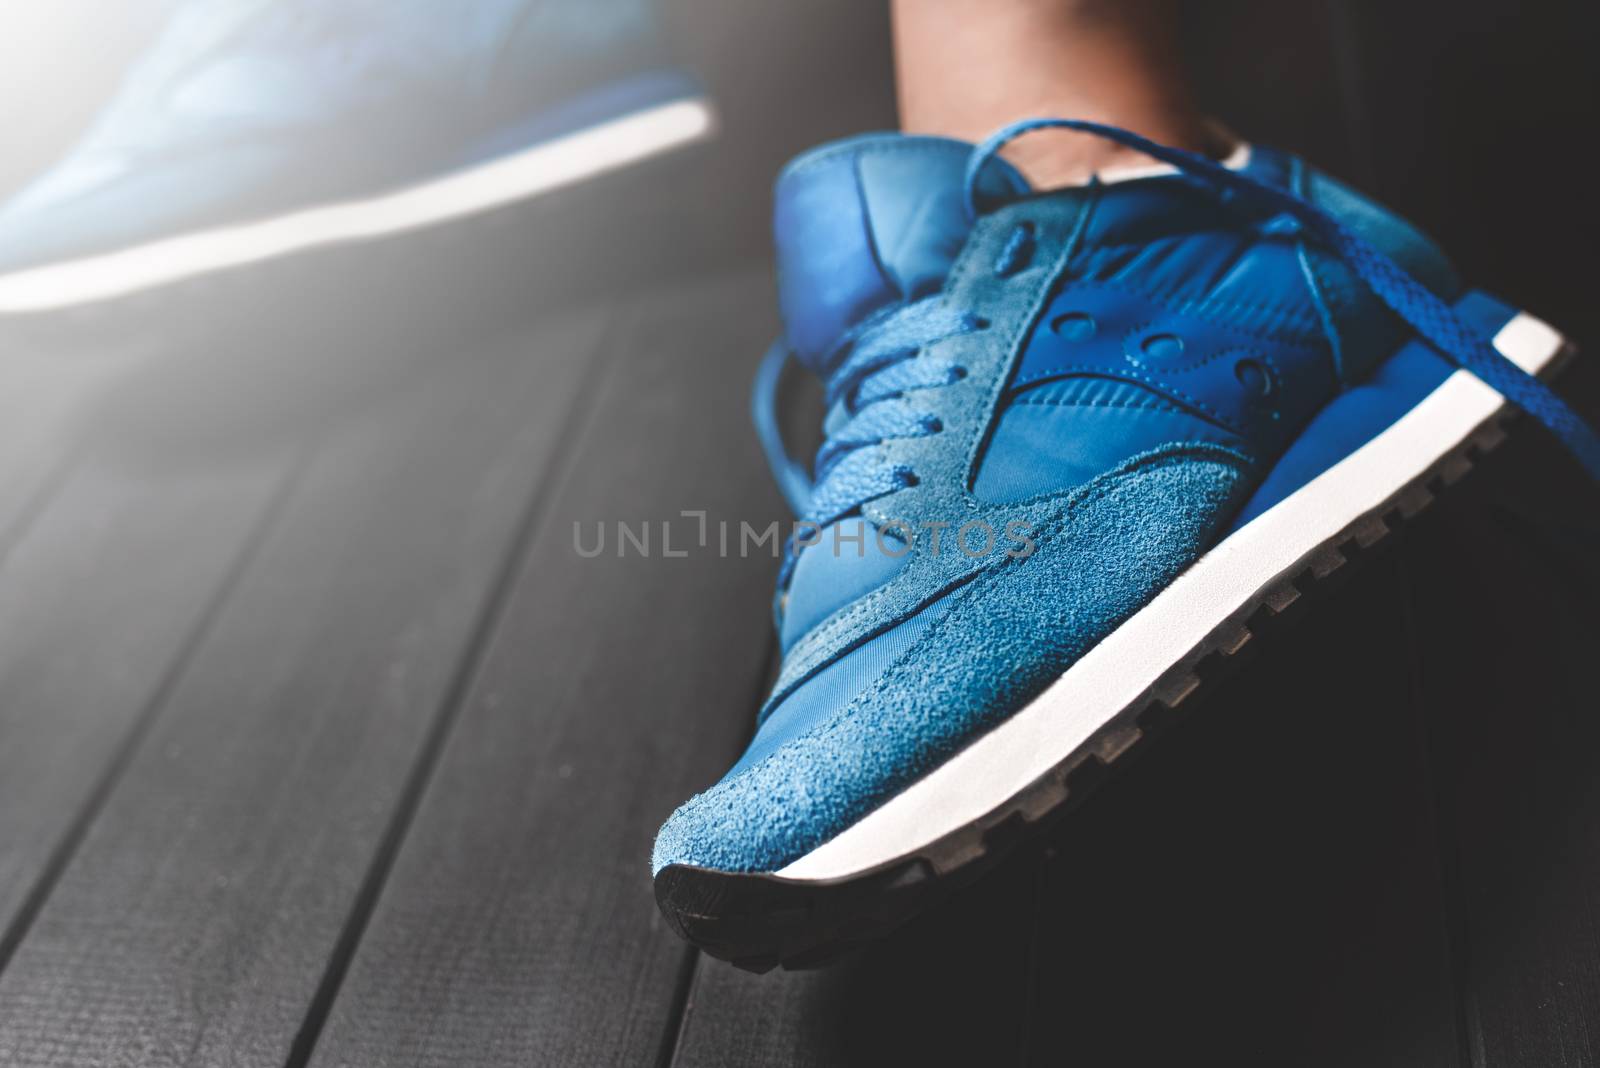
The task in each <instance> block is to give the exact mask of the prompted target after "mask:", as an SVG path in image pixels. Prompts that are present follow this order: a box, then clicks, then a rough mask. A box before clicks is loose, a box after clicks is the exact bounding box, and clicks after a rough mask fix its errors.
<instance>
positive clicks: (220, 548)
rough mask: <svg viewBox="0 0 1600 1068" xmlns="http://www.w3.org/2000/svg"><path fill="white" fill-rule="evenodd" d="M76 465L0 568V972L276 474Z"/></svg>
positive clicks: (203, 614)
mask: <svg viewBox="0 0 1600 1068" xmlns="http://www.w3.org/2000/svg"><path fill="white" fill-rule="evenodd" d="M288 466H289V465H288V464H287V462H286V457H285V456H284V455H283V454H282V453H278V454H268V455H264V456H261V457H259V458H257V459H255V460H253V461H250V460H246V461H228V462H224V463H221V464H217V463H211V462H201V463H199V464H192V465H188V466H182V467H178V468H175V469H174V468H167V467H163V468H162V469H160V470H154V469H151V468H149V467H147V466H144V465H129V464H126V463H120V462H116V461H113V460H109V459H107V458H104V457H100V458H96V459H94V460H91V461H87V462H85V463H84V464H83V465H81V466H80V467H78V468H77V469H76V470H75V472H74V475H73V477H72V478H71V480H70V481H69V482H68V483H67V484H66V485H65V486H64V487H63V489H62V491H61V492H60V494H59V495H57V496H56V498H55V499H54V500H53V502H52V503H51V505H50V506H49V507H48V508H47V509H45V511H44V513H43V514H42V515H41V516H39V517H38V518H37V519H36V520H35V521H34V522H32V523H31V524H30V525H29V527H28V530H27V532H26V534H25V536H24V537H22V538H21V539H20V540H19V542H18V543H17V544H16V545H15V546H14V547H13V548H12V551H11V552H10V553H9V554H8V555H7V557H6V558H5V562H4V565H3V567H0V932H4V934H3V935H0V967H3V966H4V962H5V958H6V957H7V956H8V955H9V951H10V949H11V948H12V947H13V946H14V945H15V942H16V941H17V939H18V938H19V937H20V935H21V933H22V929H23V927H24V926H25V924H26V923H27V920H28V915H27V913H28V912H29V910H30V909H31V908H32V907H33V906H34V905H35V904H36V902H35V901H34V900H33V899H35V898H38V897H39V896H40V895H42V894H43V893H45V892H47V891H48V889H49V880H50V879H51V877H52V874H53V870H54V869H55V868H57V867H58V866H59V865H60V864H61V863H62V862H64V860H65V859H66V858H67V856H68V855H69V852H70V849H71V847H72V844H73V842H72V838H73V837H74V832H75V829H76V828H77V827H78V826H79V824H80V823H81V822H82V821H83V820H85V819H86V818H88V817H89V816H90V815H92V811H90V810H91V809H92V805H93V800H94V798H95V796H96V795H97V793H99V792H100V791H101V790H102V789H103V786H104V784H105V781H106V777H107V776H108V775H109V774H111V773H112V772H113V771H114V769H115V767H116V764H117V760H118V757H119V755H120V754H121V753H122V752H123V751H124V749H125V747H126V746H127V745H128V744H129V740H130V738H131V736H133V735H134V734H135V733H136V732H137V730H138V729H139V728H140V727H141V726H142V725H143V724H144V722H145V721H146V720H147V718H148V715H147V713H148V711H149V709H150V707H151V706H152V704H153V703H155V702H158V701H159V699H160V697H161V695H162V692H163V688H164V687H165V686H166V685H167V684H168V683H169V682H170V680H171V679H172V678H173V677H174V673H175V672H176V671H178V670H179V669H180V668H181V661H182V658H183V655H184V652H185V651H186V650H187V649H189V648H191V647H192V646H193V644H194V642H195V641H196V640H197V638H198V636H199V632H200V630H201V629H202V628H203V626H204V623H205V621H206V619H207V618H208V617H209V615H210V613H211V610H212V609H213V608H214V606H215V605H216V604H218V603H219V601H220V598H221V597H222V596H223V595H224V593H225V588H226V586H227V584H228V578H229V576H230V575H231V574H233V573H235V572H236V571H237V569H238V567H239V565H240V564H241V563H242V560H243V558H244V556H245V554H246V552H247V550H248V548H249V547H250V545H251V543H252V538H251V535H252V532H253V531H255V530H256V529H257V528H258V527H259V526H260V525H261V524H262V523H263V522H264V521H265V519H266V516H267V513H268V504H269V502H270V501H271V500H273V499H274V498H275V496H276V494H277V490H278V488H279V487H281V486H282V485H283V484H284V482H285V480H286V477H287V476H286V470H287V468H288Z"/></svg>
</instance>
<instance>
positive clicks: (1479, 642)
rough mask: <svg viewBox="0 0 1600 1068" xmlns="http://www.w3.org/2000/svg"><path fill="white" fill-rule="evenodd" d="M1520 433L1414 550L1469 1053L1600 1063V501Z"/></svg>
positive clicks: (1477, 1059) (1529, 1061)
mask: <svg viewBox="0 0 1600 1068" xmlns="http://www.w3.org/2000/svg"><path fill="white" fill-rule="evenodd" d="M1519 429H1520V430H1521V433H1520V434H1519V435H1517V437H1514V438H1513V440H1512V441H1511V442H1510V443H1509V444H1508V445H1507V446H1505V447H1504V448H1503V450H1502V453H1501V454H1500V455H1498V456H1496V457H1494V458H1493V461H1492V463H1491V464H1490V465H1489V468H1488V470H1486V471H1485V472H1483V475H1482V477H1481V478H1480V479H1479V481H1478V484H1475V485H1469V486H1468V487H1466V491H1465V494H1464V496H1463V497H1462V498H1461V499H1460V500H1458V501H1456V502H1454V503H1453V505H1452V506H1451V507H1450V508H1449V509H1448V512H1447V515H1446V516H1445V517H1443V518H1445V519H1446V520H1447V521H1445V522H1441V523H1440V524H1439V525H1438V528H1437V529H1436V530H1435V531H1434V532H1433V534H1434V536H1433V537H1431V538H1430V540H1429V542H1428V545H1427V547H1426V548H1427V551H1426V552H1425V553H1419V554H1418V557H1417V559H1416V561H1415V563H1414V565H1413V584H1414V592H1415V602H1416V603H1415V609H1414V613H1413V617H1414V632H1415V633H1414V635H1413V641H1414V642H1415V644H1416V645H1417V647H1418V648H1419V649H1420V650H1421V682H1422V689H1423V693H1424V695H1425V697H1426V700H1427V702H1428V705H1429V709H1428V711H1429V715H1430V728H1431V734H1432V737H1433V744H1434V751H1435V758H1434V763H1435V765H1436V767H1438V768H1439V769H1440V771H1439V777H1438V778H1439V782H1438V791H1439V798H1440V800H1439V804H1440V808H1441V811H1442V813H1443V817H1444V819H1443V822H1444V825H1445V830H1446V842H1447V847H1448V848H1449V849H1450V851H1451V853H1450V856H1451V860H1452V869H1451V875H1452V877H1453V878H1452V889H1453V896H1452V900H1451V902H1450V905H1451V908H1450V912H1449V919H1450V922H1451V926H1452V929H1453V930H1454V932H1455V940H1456V943H1457V947H1458V948H1457V960H1456V967H1457V973H1458V983H1459V986H1460V989H1461V995H1462V1002H1461V1026H1462V1032H1463V1036H1464V1041H1465V1043H1466V1045H1467V1050H1468V1052H1469V1053H1470V1057H1471V1063H1472V1064H1474V1065H1492V1066H1508V1068H1509V1066H1513V1065H1515V1066H1526V1068H1532V1066H1534V1065H1539V1066H1541V1068H1543V1066H1560V1068H1567V1066H1577V1065H1593V1064H1597V1063H1600V934H1597V929H1596V924H1595V917H1596V915H1600V719H1597V717H1596V716H1595V710H1596V709H1597V708H1600V702H1597V701H1596V699H1595V681H1594V667H1593V657H1594V650H1595V647H1596V643H1597V641H1600V609H1597V607H1596V606H1597V605H1600V567H1597V566H1596V565H1595V563H1594V561H1593V556H1592V550H1593V546H1594V540H1595V538H1596V537H1600V501H1597V495H1596V493H1595V490H1594V488H1593V487H1592V486H1589V485H1585V484H1584V482H1583V480H1582V478H1581V476H1579V475H1577V474H1576V473H1573V474H1572V477H1571V478H1570V479H1569V480H1568V481H1567V482H1565V483H1558V484H1557V485H1556V486H1555V487H1547V486H1544V485H1540V482H1541V481H1542V480H1541V479H1538V478H1537V477H1530V476H1529V472H1538V471H1540V470H1541V468H1545V469H1547V468H1548V467H1549V466H1550V465H1558V464H1562V463H1564V462H1565V457H1563V456H1562V455H1561V454H1560V452H1559V450H1558V449H1557V448H1556V447H1555V446H1554V445H1553V444H1551V443H1550V442H1548V441H1546V440H1543V439H1542V438H1540V437H1538V436H1536V435H1535V434H1534V432H1533V428H1532V427H1528V426H1523V427H1520V428H1519ZM1552 491H1553V492H1552ZM1585 511H1586V512H1587V514H1584V513H1585Z"/></svg>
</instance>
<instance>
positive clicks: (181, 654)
mask: <svg viewBox="0 0 1600 1068" xmlns="http://www.w3.org/2000/svg"><path fill="white" fill-rule="evenodd" d="M310 454H311V450H310V449H305V450H302V451H301V452H300V453H298V454H297V455H296V456H295V458H294V459H293V460H292V461H291V462H290V463H289V465H288V468H287V470H286V471H285V472H284V474H283V475H282V476H281V477H280V478H279V480H278V485H277V486H275V487H274V488H273V490H272V494H271V496H270V497H268V499H267V502H266V504H265V505H264V506H263V507H262V509H261V514H260V516H259V517H258V518H257V519H256V522H255V525H254V527H253V528H252V529H251V531H250V533H249V535H248V536H247V537H246V538H245V540H244V543H243V545H242V546H241V547H240V549H239V551H238V553H237V554H236V555H235V556H234V559H233V560H232V561H231V562H230V563H229V565H228V569H227V571H226V572H225V573H224V575H223V578H222V581H221V582H220V583H218V585H217V589H216V592H215V593H213V594H212V595H211V598H210V599H209V600H208V601H207V602H206V604H205V607H204V608H203V609H202V610H201V612H200V616H199V618H198V619H197V620H196V621H195V624H194V626H193V627H192V628H191V629H190V631H189V633H188V634H187V635H186V636H185V637H184V640H183V644H182V645H181V646H179V648H178V653H177V655H176V656H175V657H173V659H172V663H171V664H169V665H168V667H167V670H166V671H165V673H163V675H162V676H161V678H160V680H159V681H158V682H157V683H156V688H155V690H154V691H153V692H152V693H151V695H150V698H149V700H147V701H146V702H145V705H144V707H143V708H142V709H140V710H139V713H138V715H137V716H135V717H134V721H133V725H132V726H131V727H130V728H129V730H128V734H127V736H126V737H125V738H123V740H122V743H121V745H119V746H118V747H117V750H116V752H115V753H114V754H113V755H112V758H111V760H110V762H109V763H108V764H107V765H106V768H105V770H104V771H103V772H102V773H101V775H100V781H99V782H98V783H97V784H96V785H95V788H94V790H93V791H91V792H90V794H89V796H88V798H87V799H86V800H85V801H84V803H83V806H82V807H81V808H80V809H79V811H78V814H77V815H76V816H74V817H73V820H72V822H71V823H70V824H68V826H67V829H66V831H65V832H64V833H63V834H62V836H61V840H60V841H59V842H58V843H57V844H56V847H55V848H54V849H53V850H51V852H50V855H49V857H48V858H47V859H46V861H45V864H44V867H43V868H42V869H41V871H40V872H39V876H38V878H37V879H35V880H34V883H33V885H32V886H31V887H29V889H28V892H27V894H26V895H25V896H24V897H23V899H22V903H21V904H20V905H19V906H18V907H17V911H16V913H15V915H13V916H12V918H11V922H10V923H9V924H8V925H7V926H6V928H5V931H4V933H3V934H0V973H3V972H4V971H5V970H6V968H7V967H8V966H9V965H10V964H11V960H12V958H13V957H14V956H15V955H16V952H17V950H18V948H20V947H21V945H22V943H23V941H24V940H25V939H26V938H27V936H28V932H29V930H30V929H32V927H33V924H34V921H35V920H36V919H38V916H39V913H40V911H41V910H42V909H43V908H44V904H45V901H46V900H48V899H49V897H50V894H51V892H52V891H54V889H55V887H56V884H57V883H58V882H60V880H61V876H62V875H63V874H64V873H65V872H66V870H67V867H68V865H70V864H71V863H72V860H73V858H74V857H75V856H76V855H77V853H78V849H79V847H81V846H82V844H83V842H84V840H85V839H86V838H87V837H88V835H89V831H90V829H91V828H92V827H93V826H94V824H95V821H96V820H98V819H99V818H100V814H101V813H102V812H103V811H104V810H105V806H106V804H107V803H108V802H109V801H110V799H111V795H112V794H113V793H114V792H115V791H116V788H117V785H118V783H120V782H121V781H122V777H123V775H124V773H125V772H126V771H127V769H128V767H129V765H131V764H132V763H133V758H134V756H135V755H136V754H137V753H138V752H139V749H140V747H141V746H142V745H143V744H144V740H145V738H146V737H148V736H149V734H150V731H151V729H152V728H153V727H154V726H155V723H156V721H157V720H158V719H159V718H160V715H161V710H162V709H163V708H165V707H166V706H167V703H168V702H169V701H170V700H171V698H172V695H173V694H174V693H175V692H176V691H177V689H178V685H179V684H180V683H181V682H182V681H183V678H184V676H185V675H186V674H188V670H189V666H190V664H192V663H193V662H194V658H195V655H196V654H197V653H198V652H199V650H200V647H201V646H202V645H204V644H205V639H206V637H207V636H208V635H209V634H210V633H211V631H212V629H213V627H214V626H215V624H216V621H217V619H218V617H219V616H221V614H222V609H223V606H224V605H226V604H227V603H228V601H229V599H230V598H231V597H232V595H233V591H234V590H235V589H237V588H238V586H239V583H240V581H241V580H242V579H243V577H244V575H245V574H246V573H247V572H248V571H249V569H250V564H251V562H252V561H253V560H254V559H255V557H256V554H257V553H258V552H259V551H260V549H261V546H262V544H263V543H264V542H265V541H266V539H267V534H268V532H269V531H270V530H271V529H272V528H273V527H274V526H275V525H276V523H277V521H278V518H279V517H280V516H281V515H282V514H283V511H284V507H285V505H286V503H287V502H288V500H289V498H290V496H291V495H292V491H293V489H294V488H295V487H296V486H298V485H299V483H300V480H301V479H302V477H303V476H304V475H305V473H306V471H307V469H308V468H309V467H310ZM68 466H70V465H68Z"/></svg>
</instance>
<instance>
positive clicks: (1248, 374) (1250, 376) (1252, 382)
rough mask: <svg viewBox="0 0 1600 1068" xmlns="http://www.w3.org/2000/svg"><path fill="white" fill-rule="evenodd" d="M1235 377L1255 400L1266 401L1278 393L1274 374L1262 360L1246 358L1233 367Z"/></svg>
mask: <svg viewBox="0 0 1600 1068" xmlns="http://www.w3.org/2000/svg"><path fill="white" fill-rule="evenodd" d="M1233 377H1234V378H1235V379H1236V380H1237V381H1238V383H1239V385H1241V386H1243V387H1244V388H1245V391H1246V392H1247V393H1249V394H1250V396H1251V397H1252V398H1253V399H1256V400H1266V399H1267V398H1269V397H1271V396H1272V395H1273V394H1274V393H1275V392H1277V388H1278V384H1277V383H1276V382H1275V381H1273V378H1272V372H1271V371H1270V370H1268V369H1267V367H1266V365H1264V364H1263V363H1262V362H1261V361H1260V360H1255V359H1251V358H1249V357H1245V358H1244V359H1242V360H1239V361H1238V362H1236V363H1235V364H1234V365H1233Z"/></svg>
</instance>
